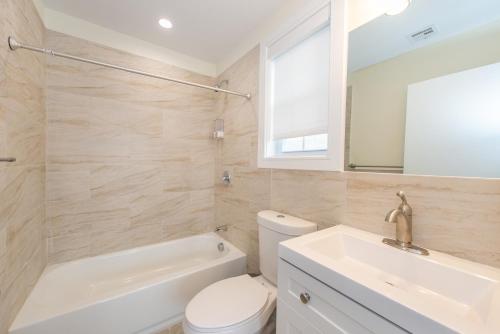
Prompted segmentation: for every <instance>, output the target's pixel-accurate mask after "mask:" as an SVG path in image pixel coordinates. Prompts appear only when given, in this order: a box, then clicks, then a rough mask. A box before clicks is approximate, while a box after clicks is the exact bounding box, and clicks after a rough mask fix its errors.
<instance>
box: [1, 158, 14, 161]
mask: <svg viewBox="0 0 500 334" xmlns="http://www.w3.org/2000/svg"><path fill="white" fill-rule="evenodd" d="M0 162H16V158H0Z"/></svg>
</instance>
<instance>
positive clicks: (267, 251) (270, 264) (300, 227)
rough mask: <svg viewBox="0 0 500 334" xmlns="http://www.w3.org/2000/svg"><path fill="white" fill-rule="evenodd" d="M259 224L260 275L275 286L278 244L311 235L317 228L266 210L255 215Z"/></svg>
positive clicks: (302, 221)
mask: <svg viewBox="0 0 500 334" xmlns="http://www.w3.org/2000/svg"><path fill="white" fill-rule="evenodd" d="M257 223H258V224H259V259H260V271H261V273H262V275H263V276H264V277H265V278H266V279H268V280H269V281H271V282H272V283H274V284H275V285H276V284H277V279H278V273H277V271H278V245H279V243H280V242H282V241H285V240H288V239H291V238H294V237H297V236H299V235H303V234H307V233H311V232H314V231H316V230H317V228H318V226H317V225H316V224H315V223H312V222H310V221H307V220H303V219H300V218H297V217H293V216H289V215H285V214H283V213H279V212H276V211H271V210H266V211H261V212H259V213H258V214H257Z"/></svg>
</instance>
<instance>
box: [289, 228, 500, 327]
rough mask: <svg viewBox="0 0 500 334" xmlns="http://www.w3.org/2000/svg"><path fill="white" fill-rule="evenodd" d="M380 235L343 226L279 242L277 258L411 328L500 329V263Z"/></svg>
mask: <svg viewBox="0 0 500 334" xmlns="http://www.w3.org/2000/svg"><path fill="white" fill-rule="evenodd" d="M382 239H383V237H382V236H380V235H376V234H372V233H368V232H365V231H361V230H357V229H354V228H351V227H347V226H343V225H339V226H335V227H332V228H329V229H326V230H322V231H319V232H316V233H312V234H308V235H305V236H303V237H299V238H295V239H290V240H288V241H285V242H283V243H281V245H280V257H281V258H283V259H284V260H285V261H287V262H289V263H291V264H293V265H295V266H296V267H298V268H300V269H302V270H304V271H305V272H307V273H308V274H310V275H311V276H314V277H315V278H317V279H319V280H320V281H323V282H324V283H325V284H327V285H329V286H331V287H332V288H334V289H336V290H338V291H339V292H341V293H343V294H345V295H347V296H348V297H350V298H351V299H354V300H355V301H357V302H358V303H360V304H361V305H363V306H365V307H367V308H369V309H371V310H372V311H374V312H376V313H378V314H379V315H381V316H383V317H385V318H387V319H388V320H390V321H392V322H394V323H395V324H397V325H399V326H401V327H402V328H404V329H406V330H409V331H410V332H412V333H426V332H427V333H429V332H431V331H432V333H456V332H458V333H474V334H479V333H500V316H499V315H500V270H498V269H495V268H492V267H488V266H485V265H481V264H477V263H473V262H470V261H466V260H462V259H459V258H456V257H453V256H449V255H446V254H443V253H440V252H436V251H432V250H430V254H429V256H422V255H417V254H412V253H409V252H404V251H401V250H398V249H396V248H393V247H390V246H388V245H386V244H384V243H382ZM423 329H425V330H423Z"/></svg>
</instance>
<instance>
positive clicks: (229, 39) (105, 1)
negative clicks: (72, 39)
mask: <svg viewBox="0 0 500 334" xmlns="http://www.w3.org/2000/svg"><path fill="white" fill-rule="evenodd" d="M285 2H286V0H148V1H138V0H43V4H44V6H45V7H47V8H50V9H52V10H55V11H58V12H62V13H65V14H67V15H70V16H74V17H77V18H80V19H83V20H86V21H89V22H92V23H94V24H97V25H100V26H103V27H105V28H108V29H111V30H114V31H117V32H120V33H123V34H126V35H129V36H133V37H136V38H139V39H142V40H145V41H147V42H150V43H153V44H156V45H160V46H162V47H165V48H168V49H171V50H175V51H177V52H180V53H183V54H186V55H189V56H192V57H196V58H198V59H203V60H205V61H209V62H213V63H215V62H217V61H219V60H221V59H223V58H224V56H225V55H226V53H228V52H230V51H231V50H232V49H233V48H234V47H235V46H236V45H237V44H238V43H239V42H240V40H241V39H242V38H243V37H244V36H246V35H248V34H249V33H250V32H251V31H252V29H254V27H256V26H257V25H258V24H259V23H260V22H262V21H264V20H265V19H266V18H267V17H269V16H271V14H273V13H274V12H275V11H276V10H278V8H279V7H280V6H281V5H283V4H284V3H285ZM162 17H166V18H168V19H170V20H171V21H172V22H173V24H174V27H173V28H172V29H170V30H165V29H163V28H161V27H160V26H159V24H158V20H159V19H160V18H162Z"/></svg>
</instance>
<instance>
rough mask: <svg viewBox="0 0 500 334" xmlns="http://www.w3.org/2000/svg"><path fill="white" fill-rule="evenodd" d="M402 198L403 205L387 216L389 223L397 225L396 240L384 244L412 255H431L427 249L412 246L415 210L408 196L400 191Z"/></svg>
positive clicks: (385, 241)
mask: <svg viewBox="0 0 500 334" xmlns="http://www.w3.org/2000/svg"><path fill="white" fill-rule="evenodd" d="M396 195H397V196H398V197H399V198H401V204H400V205H399V207H398V208H397V209H394V210H391V211H389V212H388V213H387V215H386V216H385V221H386V222H388V223H395V224H396V240H393V239H384V240H382V242H383V243H385V244H387V245H389V246H392V247H396V248H398V249H401V250H405V251H408V252H411V253H416V254H421V255H429V252H428V251H427V250H426V249H423V248H420V247H417V246H414V245H413V244H412V241H413V236H412V215H413V210H412V208H411V206H410V205H409V204H408V201H407V199H406V195H405V193H404V192H403V191H398V193H397V194H396Z"/></svg>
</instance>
